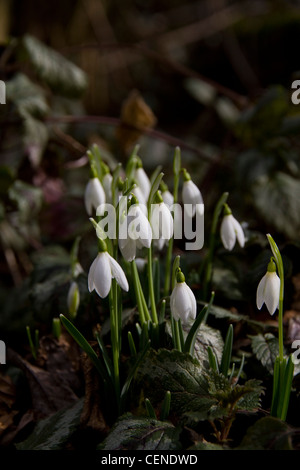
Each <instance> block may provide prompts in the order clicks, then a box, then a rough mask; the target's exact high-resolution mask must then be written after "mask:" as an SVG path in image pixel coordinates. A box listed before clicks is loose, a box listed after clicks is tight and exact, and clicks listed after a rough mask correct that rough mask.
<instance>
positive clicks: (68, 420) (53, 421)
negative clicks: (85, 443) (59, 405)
mask: <svg viewBox="0 0 300 470" xmlns="http://www.w3.org/2000/svg"><path fill="white" fill-rule="evenodd" d="M82 408H83V400H78V401H77V402H76V403H75V404H74V405H72V406H70V407H68V408H67V409H63V410H60V411H58V412H57V413H55V414H53V415H51V416H49V418H46V419H42V420H40V421H39V422H38V423H37V425H36V426H35V428H34V430H33V432H32V433H31V434H30V435H29V437H28V438H27V439H26V440H25V441H22V442H20V443H19V444H16V448H17V450H63V449H64V448H65V446H66V444H67V443H69V442H70V438H71V436H72V435H73V433H74V432H75V431H76V430H78V429H79V426H80V415H81V412H82Z"/></svg>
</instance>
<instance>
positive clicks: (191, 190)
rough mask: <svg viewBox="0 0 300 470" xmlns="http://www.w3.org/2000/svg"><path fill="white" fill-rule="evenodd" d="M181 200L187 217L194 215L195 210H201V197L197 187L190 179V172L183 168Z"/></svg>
mask: <svg viewBox="0 0 300 470" xmlns="http://www.w3.org/2000/svg"><path fill="white" fill-rule="evenodd" d="M183 178H184V182H183V186H182V202H183V204H184V210H185V212H186V214H187V215H188V216H189V217H194V215H195V214H196V210H203V198H202V194H201V192H200V190H199V189H198V187H197V186H196V185H195V183H193V181H192V180H191V176H190V174H189V173H188V172H187V171H186V170H185V169H184V170H183Z"/></svg>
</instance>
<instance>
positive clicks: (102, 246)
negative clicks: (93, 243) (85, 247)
mask: <svg viewBox="0 0 300 470" xmlns="http://www.w3.org/2000/svg"><path fill="white" fill-rule="evenodd" d="M98 251H99V253H103V252H104V251H107V245H106V243H105V241H104V240H103V239H102V238H98Z"/></svg>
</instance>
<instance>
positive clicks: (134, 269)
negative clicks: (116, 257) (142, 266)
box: [130, 260, 146, 326]
mask: <svg viewBox="0 0 300 470" xmlns="http://www.w3.org/2000/svg"><path fill="white" fill-rule="evenodd" d="M130 265H131V274H132V279H133V287H134V292H135V297H136V303H137V306H138V311H139V316H140V323H141V326H142V325H143V324H144V323H145V322H146V318H145V310H144V303H143V300H142V296H141V286H140V279H139V274H138V270H137V266H136V263H135V260H133V261H131V263H130Z"/></svg>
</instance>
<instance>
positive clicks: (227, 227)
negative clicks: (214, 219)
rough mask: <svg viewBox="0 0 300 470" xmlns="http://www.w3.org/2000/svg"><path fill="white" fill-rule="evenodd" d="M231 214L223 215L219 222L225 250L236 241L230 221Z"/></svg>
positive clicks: (231, 247)
mask: <svg viewBox="0 0 300 470" xmlns="http://www.w3.org/2000/svg"><path fill="white" fill-rule="evenodd" d="M232 218H233V217H232V215H231V214H230V215H225V216H224V217H223V220H222V223H221V229H220V231H221V240H222V243H223V245H224V247H225V248H226V250H229V251H231V250H232V249H233V247H234V245H235V242H236V233H235V230H234V226H233V223H232Z"/></svg>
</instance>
